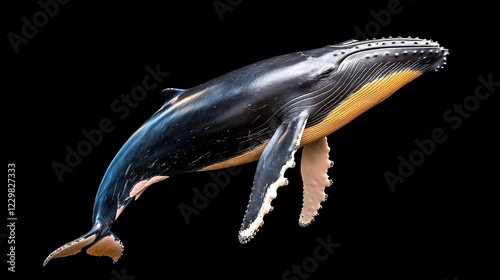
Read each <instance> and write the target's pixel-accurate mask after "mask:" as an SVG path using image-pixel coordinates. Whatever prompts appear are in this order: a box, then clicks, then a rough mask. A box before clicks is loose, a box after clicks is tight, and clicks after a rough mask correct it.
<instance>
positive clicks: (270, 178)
mask: <svg viewBox="0 0 500 280" xmlns="http://www.w3.org/2000/svg"><path fill="white" fill-rule="evenodd" d="M307 117H308V115H307V114H306V113H301V114H300V115H298V116H295V117H291V118H289V119H286V120H285V121H284V122H283V123H282V124H281V125H280V126H279V127H278V129H277V130H276V132H275V133H274V135H273V137H272V138H271V140H270V141H269V143H268V144H267V146H266V148H265V149H264V151H263V152H262V155H261V156H260V159H259V162H258V164H257V170H256V172H255V178H254V182H253V187H252V192H251V194H250V201H249V202H248V207H247V210H246V212H245V216H244V218H243V223H242V224H241V230H240V232H239V241H240V242H241V243H247V242H248V241H250V240H251V239H252V238H253V237H254V236H255V234H256V233H257V231H258V229H259V227H260V226H261V225H262V224H263V223H264V220H263V218H264V215H265V214H267V213H268V212H269V211H271V210H272V206H271V201H272V200H273V199H275V198H276V195H277V189H278V188H279V187H281V186H284V185H287V183H288V180H287V179H286V178H285V177H284V174H285V171H286V170H287V169H288V168H290V167H293V166H294V165H295V161H294V154H295V152H296V151H297V149H298V148H299V147H300V140H301V137H302V133H303V132H304V127H305V125H306V121H307Z"/></svg>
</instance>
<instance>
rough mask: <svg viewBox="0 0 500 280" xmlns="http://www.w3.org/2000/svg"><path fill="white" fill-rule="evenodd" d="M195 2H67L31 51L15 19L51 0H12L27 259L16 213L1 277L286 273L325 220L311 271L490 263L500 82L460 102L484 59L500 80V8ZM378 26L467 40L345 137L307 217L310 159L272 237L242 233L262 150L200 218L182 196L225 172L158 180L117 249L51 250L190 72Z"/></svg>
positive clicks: (192, 76)
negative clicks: (401, 174) (318, 202)
mask: <svg viewBox="0 0 500 280" xmlns="http://www.w3.org/2000/svg"><path fill="white" fill-rule="evenodd" d="M220 1H221V2H223V3H226V2H225V1H224V0H220ZM179 2H180V1H155V2H152V3H149V2H144V1H141V2H132V3H124V1H117V2H116V3H113V4H109V3H107V4H104V3H102V2H97V3H93V2H92V3H89V2H88V1H71V2H69V3H67V4H65V5H59V11H58V13H57V14H56V15H55V16H54V17H52V18H50V19H49V20H48V22H47V24H46V25H45V26H43V27H41V28H39V29H38V31H37V33H36V34H35V36H34V37H33V38H30V39H29V40H28V43H26V44H21V45H20V46H19V51H18V53H17V54H16V53H15V52H14V49H13V47H12V44H11V43H10V42H9V39H8V34H9V32H13V33H16V34H18V35H20V34H22V33H21V29H22V26H23V24H24V23H23V21H22V20H21V19H22V17H26V18H28V19H29V20H32V17H33V14H35V13H36V12H38V11H40V10H41V8H40V6H39V4H37V2H35V1H29V2H28V1H25V3H22V4H21V3H20V4H19V5H17V6H12V7H5V5H6V4H4V8H3V9H2V10H3V16H2V18H3V19H4V20H5V22H4V24H3V26H4V27H5V28H6V30H4V32H3V33H4V41H3V45H4V47H6V48H4V54H5V55H4V57H5V58H4V60H3V61H4V63H2V66H4V71H3V80H4V82H3V95H2V96H3V98H4V100H5V101H4V126H3V127H4V133H3V139H4V140H5V141H4V142H3V145H4V148H3V150H4V153H6V154H7V155H6V161H7V162H6V163H15V166H16V171H15V172H16V193H15V194H16V217H17V219H18V220H17V221H16V228H15V242H16V244H15V246H16V250H15V254H16V267H15V268H16V273H11V272H8V271H7V268H8V266H9V265H8V264H7V263H6V261H5V258H6V255H7V254H8V253H9V250H8V246H9V245H8V244H7V239H6V238H5V233H6V232H8V230H7V228H6V227H5V228H4V227H2V228H0V233H3V234H2V235H1V236H0V237H2V238H1V239H0V240H1V244H0V246H1V260H2V265H1V269H2V272H1V273H2V274H3V273H4V272H5V275H7V278H4V277H2V279H14V278H15V277H20V276H23V275H24V276H26V275H28V274H30V275H34V276H36V278H37V279H38V277H43V278H49V279H72V278H76V277H80V276H81V277H84V278H87V279H106V280H110V279H113V278H114V279H132V278H133V279H137V280H139V279H168V278H186V279H208V278H221V277H232V278H233V279H239V278H243V279H256V278H257V279H260V278H265V279H282V277H283V275H284V273H285V272H286V271H287V270H289V269H291V268H292V266H294V265H296V266H302V264H303V261H304V260H306V263H307V264H310V262H307V261H308V260H311V258H310V257H312V256H313V255H314V250H315V248H316V247H317V246H318V245H319V243H318V241H317V238H322V239H324V240H327V239H328V238H329V239H330V240H331V241H332V242H335V243H339V244H340V246H339V247H338V248H336V249H335V250H334V252H333V253H331V254H330V255H329V257H328V259H327V260H326V261H320V262H318V263H317V264H318V265H317V267H316V268H314V269H311V270H314V271H312V272H310V273H308V275H307V276H308V279H378V278H383V279H437V280H444V279H460V280H462V279H484V278H485V276H487V275H490V274H488V273H489V271H490V269H492V268H493V259H492V258H491V257H489V255H488V252H490V253H492V254H493V255H496V254H497V252H498V251H497V250H495V249H493V237H498V234H493V231H494V225H495V224H498V215H497V214H495V212H494V210H495V209H496V210H498V209H497V208H498V207H495V206H496V205H498V199H496V198H495V197H494V195H493V192H494V189H496V188H498V180H497V172H498V140H499V139H498V136H497V133H496V132H497V130H498V122H497V119H498V110H497V107H498V105H499V103H498V96H496V95H497V93H498V89H499V87H496V89H497V91H496V92H493V93H491V95H490V96H489V98H487V99H486V100H483V101H480V102H479V106H478V107H477V108H474V110H472V112H470V116H469V117H468V118H463V122H462V123H461V125H460V126H459V127H458V128H457V129H455V130H454V129H452V128H451V125H452V124H455V123H454V122H452V123H450V122H447V121H446V120H445V119H444V118H443V114H444V113H445V112H446V111H447V110H449V109H450V108H451V109H452V108H453V106H454V104H462V103H463V102H464V100H469V101H470V100H472V101H474V97H473V96H474V93H475V91H476V87H477V86H478V85H480V82H479V81H478V76H482V77H484V78H485V79H487V78H488V76H489V75H491V77H490V78H491V79H492V80H494V81H500V74H499V73H498V45H497V44H496V43H495V41H494V40H495V38H496V37H498V21H497V20H496V19H495V17H497V16H498V15H497V12H496V11H495V9H496V8H494V7H492V6H490V5H489V4H485V3H481V1H474V2H464V3H465V4H460V5H459V4H456V5H454V6H450V5H449V4H444V3H442V2H438V1H409V0H407V1H404V0H401V1H400V2H399V6H398V7H399V9H400V10H398V11H399V12H398V13H393V14H392V15H391V17H390V18H387V17H386V18H385V21H384V22H382V24H380V23H377V22H376V17H377V16H376V15H377V14H378V15H382V14H385V15H387V12H380V11H382V10H383V11H387V5H388V3H394V0H393V1H387V0H383V1H367V2H366V3H365V2H359V1H337V2H331V3H329V2H322V1H300V2H290V1H276V2H278V3H274V4H270V3H269V2H266V1H246V0H245V1H232V2H230V3H233V4H235V5H234V7H233V8H234V9H232V10H231V11H226V12H224V13H223V15H222V16H223V18H222V19H223V20H221V18H219V16H218V13H217V11H216V9H215V8H214V6H213V1H196V3H195V1H185V2H183V3H179ZM239 2H241V3H239ZM483 2H485V1H483ZM367 26H368V27H371V28H372V29H370V30H369V31H370V32H371V33H372V34H371V35H370V37H373V36H375V37H381V36H385V37H387V36H413V37H417V36H418V37H420V38H428V39H433V40H437V41H439V43H441V44H442V45H443V46H444V47H446V48H448V49H449V50H450V53H451V54H450V56H449V59H448V65H447V66H446V68H445V69H443V70H442V71H439V72H437V73H428V74H425V75H423V76H422V77H419V78H418V79H416V80H415V81H412V82H411V83H410V84H408V85H406V86H405V87H403V88H401V89H400V90H399V91H397V92H396V93H395V94H394V95H393V96H392V97H390V98H389V99H387V100H386V101H384V102H383V103H381V104H379V105H378V106H376V107H374V108H373V109H371V110H369V111H368V112H366V113H365V114H363V115H361V116H360V117H358V118H357V119H355V120H354V121H352V122H351V123H349V124H348V125H346V126H345V127H343V128H342V129H340V130H339V131H337V132H336V133H334V134H332V135H331V136H329V137H328V140H329V144H330V147H331V151H330V158H331V159H332V160H334V161H335V166H334V167H333V168H331V169H330V171H329V175H330V177H331V178H332V179H333V181H334V184H333V185H332V186H331V187H330V188H328V189H327V193H328V194H329V199H328V200H327V201H326V202H325V203H323V209H322V210H321V212H320V215H319V216H318V217H317V219H316V220H315V221H314V222H313V223H312V224H311V225H310V226H309V227H306V228H301V227H299V226H298V217H299V213H300V208H301V203H302V202H301V199H302V187H301V186H302V184H301V177H300V168H299V166H297V167H296V168H294V169H290V170H288V171H287V173H286V177H287V178H288V179H289V180H290V185H289V186H287V187H284V188H281V189H280V190H279V191H278V198H277V199H276V200H274V202H273V205H274V206H275V207H274V211H273V212H271V213H270V214H269V215H266V217H265V225H264V227H263V228H261V230H260V231H259V233H258V234H257V236H256V238H255V239H253V240H252V241H251V242H250V243H249V244H246V245H241V244H239V242H238V239H237V233H238V230H239V227H240V224H241V220H242V217H243V214H244V211H245V209H246V206H247V202H248V197H249V194H250V189H251V185H252V180H253V174H254V171H255V166H256V164H255V163H250V164H246V165H244V166H242V171H241V172H240V173H239V174H238V175H236V176H231V177H230V182H229V185H228V186H227V187H226V188H224V189H221V190H220V192H219V194H218V195H217V196H216V197H214V198H212V199H210V203H209V204H208V206H207V207H206V208H204V209H202V210H201V211H200V213H199V214H198V215H193V216H192V217H191V220H190V223H189V224H188V225H187V224H186V223H185V221H184V219H183V217H182V215H181V213H180V211H179V209H178V206H179V204H181V203H185V204H188V205H192V204H193V203H192V199H193V196H194V193H193V189H199V190H203V186H204V185H206V184H207V183H210V182H213V179H212V178H211V177H210V174H209V173H208V172H207V173H197V174H189V175H181V176H178V177H175V178H171V179H168V180H166V181H163V182H161V183H158V184H156V185H154V186H153V187H151V188H149V189H148V190H147V191H146V192H145V193H144V194H143V195H142V196H141V198H140V199H139V200H138V201H137V202H134V203H132V204H131V205H130V206H129V207H128V208H127V210H126V211H125V212H124V213H123V214H122V216H121V217H120V219H118V220H117V222H116V223H115V224H114V226H113V228H112V230H113V232H114V233H115V234H116V235H117V236H118V237H120V239H121V240H122V242H123V243H124V245H125V251H124V255H123V256H122V258H121V259H120V260H119V261H118V262H117V263H116V264H113V263H112V262H111V261H110V259H108V258H96V257H91V256H89V255H86V254H79V255H76V256H73V257H68V258H62V259H55V260H53V261H52V262H50V263H49V264H48V265H47V266H46V267H42V263H43V260H44V259H45V257H46V256H47V255H48V254H49V253H50V252H52V250H54V249H56V248H57V247H59V246H61V245H62V244H64V243H66V242H68V241H70V240H73V239H74V238H76V237H78V236H80V235H81V234H83V233H85V232H87V231H88V230H89V229H90V227H91V212H92V205H93V200H94V197H95V193H96V191H97V188H98V186H99V182H100V180H101V178H102V175H103V174H104V172H105V170H106V168H107V166H108V164H109V163H110V161H111V159H112V158H113V156H114V155H115V154H116V152H117V151H118V149H119V148H120V147H121V145H122V144H123V143H124V141H125V140H126V139H127V138H128V137H129V136H130V135H131V134H132V133H133V132H134V131H135V130H136V129H137V128H138V127H139V126H140V125H141V124H142V122H144V121H145V120H146V119H147V118H148V117H149V116H150V115H151V114H153V113H154V112H155V111H156V110H157V109H158V108H159V107H160V106H161V105H162V102H163V97H162V96H161V94H160V91H161V89H163V88H166V87H177V88H189V87H192V86H195V85H198V84H200V83H202V82H205V81H207V80H209V79H211V78H214V77H217V76H219V75H222V74H224V73H226V72H228V71H230V70H233V69H236V68H238V67H241V66H244V65H247V64H250V63H252V62H255V61H258V60H261V59H264V58H268V57H271V56H275V55H281V54H285V53H288V52H294V51H300V50H308V49H312V48H317V47H323V46H325V45H328V44H335V43H339V42H342V41H344V40H348V39H352V38H354V37H355V36H356V32H355V28H356V27H358V28H360V29H361V30H365V27H367ZM375 26H378V27H379V29H376V28H375ZM158 64H159V65H160V66H159V68H160V69H161V70H162V71H164V72H169V73H170V74H169V75H168V77H166V78H164V79H163V81H162V82H161V83H160V84H159V85H158V87H157V88H155V89H154V90H151V91H148V93H147V97H146V98H145V99H144V100H142V101H141V102H138V105H137V107H136V108H134V109H131V110H130V113H129V114H128V115H127V116H126V117H125V118H124V119H123V120H121V119H120V118H119V115H118V114H117V113H115V112H113V111H112V110H111V108H110V106H111V104H112V103H113V102H114V101H115V100H117V99H120V96H121V94H130V92H131V90H132V88H134V87H135V86H137V85H141V84H142V79H143V77H144V76H145V75H146V74H147V71H146V70H145V68H146V67H147V66H150V67H152V68H155V66H156V65H158ZM494 89H495V88H494ZM482 92H486V91H484V89H483V91H482ZM471 104H472V103H471ZM104 118H109V119H110V120H111V121H112V123H113V125H114V126H115V129H114V130H113V131H112V132H111V133H108V134H105V135H104V137H103V139H102V141H101V142H100V143H99V145H97V146H94V147H93V149H92V152H91V153H90V154H89V155H88V156H86V157H83V159H82V161H81V163H80V164H78V166H76V167H75V168H74V170H73V171H72V172H71V173H65V174H64V175H63V180H62V181H61V182H60V181H59V180H58V179H57V176H56V175H55V173H54V171H53V169H52V167H51V164H52V163H53V162H54V161H57V162H60V163H64V162H65V156H66V153H67V152H66V150H65V147H66V146H68V145H69V146H70V147H73V148H74V147H76V146H77V144H78V143H79V142H80V141H82V140H85V137H84V136H83V134H82V130H84V129H86V130H92V129H96V128H98V126H99V122H100V121H101V120H102V119H104ZM228 121H230V120H228ZM436 128H440V129H443V130H444V131H445V133H446V135H447V139H446V141H445V142H444V143H440V144H437V145H436V149H435V152H434V153H432V154H431V155H430V156H428V157H426V158H425V161H424V163H423V164H421V165H420V166H418V167H416V168H415V170H414V172H413V173H412V174H411V175H410V176H409V177H408V178H406V180H405V181H404V182H403V183H397V184H396V185H395V191H391V188H390V187H389V185H388V183H387V182H386V180H385V178H384V172H386V171H390V172H394V173H397V168H398V164H399V162H400V161H399V159H398V156H399V155H401V156H403V157H404V158H408V155H409V154H410V153H411V152H412V151H414V150H415V149H416V145H415V144H414V141H415V139H420V140H422V139H425V138H429V137H430V136H431V132H432V131H433V130H434V129H436ZM296 157H297V159H300V151H299V152H298V153H297V155H296ZM297 161H298V160H297ZM4 193H5V197H4V199H2V200H3V201H4V202H2V203H1V205H3V207H4V208H5V210H2V211H3V212H6V208H7V191H4ZM497 213H498V211H497ZM3 223H5V224H7V223H8V222H7V221H6V220H4V221H3ZM497 267H498V266H497ZM497 274H498V271H496V274H492V275H497ZM118 275H122V276H124V275H126V276H127V277H128V278H127V277H121V278H120V277H118ZM292 276H293V275H292V274H290V275H289V279H294V278H292ZM490 276H491V275H490ZM294 277H297V278H295V279H300V277H299V276H297V275H295V276H294ZM303 278H305V277H303Z"/></svg>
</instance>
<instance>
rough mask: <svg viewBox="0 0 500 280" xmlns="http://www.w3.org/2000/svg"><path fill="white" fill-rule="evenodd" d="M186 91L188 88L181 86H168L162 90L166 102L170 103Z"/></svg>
mask: <svg viewBox="0 0 500 280" xmlns="http://www.w3.org/2000/svg"><path fill="white" fill-rule="evenodd" d="M185 91H186V89H181V88H166V89H164V90H162V91H161V94H163V96H164V97H165V103H169V102H170V101H172V100H173V99H174V98H176V97H177V96H179V95H181V94H183V93H184V92H185Z"/></svg>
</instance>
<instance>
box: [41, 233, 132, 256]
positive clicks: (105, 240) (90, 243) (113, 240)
mask: <svg viewBox="0 0 500 280" xmlns="http://www.w3.org/2000/svg"><path fill="white" fill-rule="evenodd" d="M82 251H85V252H86V253H87V254H89V255H93V256H108V257H110V258H112V259H113V262H117V261H118V259H119V258H120V257H121V255H122V253H123V245H122V242H121V241H120V239H118V237H116V235H114V234H113V233H112V232H111V231H109V230H106V229H103V227H102V226H101V225H99V224H97V225H96V226H94V227H93V228H92V229H91V230H90V231H89V232H87V233H86V234H84V235H82V236H81V237H79V238H77V239H75V240H73V241H71V242H68V243H66V244H65V245H63V246H61V247H59V248H57V249H56V250H55V251H54V252H52V253H51V254H50V255H49V256H48V257H47V258H46V259H45V261H44V262H43V266H45V265H47V263H48V262H49V261H50V260H52V259H55V258H61V257H67V256H71V255H75V254H78V253H80V252H82Z"/></svg>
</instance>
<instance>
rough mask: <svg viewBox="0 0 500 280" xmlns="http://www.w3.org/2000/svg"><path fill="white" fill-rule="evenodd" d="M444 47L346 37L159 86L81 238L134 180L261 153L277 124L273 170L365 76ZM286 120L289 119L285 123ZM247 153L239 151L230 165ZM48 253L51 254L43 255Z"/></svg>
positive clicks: (432, 59)
mask: <svg viewBox="0 0 500 280" xmlns="http://www.w3.org/2000/svg"><path fill="white" fill-rule="evenodd" d="M446 54H447V51H446V50H445V49H443V48H442V47H440V46H439V45H438V44H437V43H435V42H432V41H428V40H421V39H412V38H389V39H378V40H369V41H362V42H358V41H354V40H353V41H348V42H344V43H341V44H337V45H332V46H326V47H323V48H318V49H314V50H309V51H303V52H296V53H291V54H286V55H282V56H277V57H273V58H270V59H266V60H263V61H260V62H257V63H254V64H251V65H248V66H246V67H243V68H240V69H237V70H235V71H232V72H229V73H227V74H225V75H223V76H220V77H217V78H215V79H213V80H210V81H208V82H206V83H204V84H201V85H198V86H195V87H193V88H190V89H187V90H180V89H166V90H164V95H165V96H166V101H165V104H164V105H163V106H162V107H161V108H160V109H159V110H158V111H157V112H156V113H155V114H154V115H153V116H152V117H151V118H150V119H149V120H147V121H146V122H145V123H144V124H143V125H142V126H141V127H140V128H139V129H138V130H137V131H136V132H135V133H134V134H133V135H132V136H131V137H130V138H129V139H128V140H127V142H126V143H125V144H124V145H123V147H122V148H121V149H120V151H119V152H118V154H117V155H116V157H115V158H114V159H113V161H112V162H111V164H110V166H109V167H108V170H107V171H106V173H105V175H104V177H103V179H102V182H101V185H100V187H99V190H98V192H97V195H96V200H95V204H94V213H93V222H94V228H93V229H92V230H91V231H90V232H89V233H88V234H87V235H84V236H87V237H88V236H90V235H92V234H95V237H96V238H95V241H93V243H89V244H87V245H86V247H90V246H92V244H94V243H95V242H97V241H98V240H99V239H100V238H102V237H103V236H107V235H109V234H111V232H110V231H109V228H110V227H111V225H112V224H113V222H114V220H115V219H116V218H117V211H118V209H119V208H120V207H122V208H124V207H125V206H126V205H127V204H128V203H129V202H130V201H132V200H133V198H134V197H131V196H130V193H131V190H132V189H133V188H134V186H135V185H136V184H137V183H138V182H141V181H144V180H148V179H151V178H153V177H155V176H168V177H171V176H174V175H176V174H181V173H188V172H196V171H201V170H209V169H214V168H219V167H221V166H218V165H217V164H219V163H221V162H225V161H227V160H230V159H234V158H238V156H241V155H243V154H247V153H252V151H256V150H257V149H260V150H258V152H256V154H257V155H256V156H257V157H258V156H259V155H260V153H261V152H262V149H263V148H264V147H265V145H266V144H267V143H269V142H270V141H271V138H272V137H273V135H275V134H277V131H278V130H280V131H281V132H279V133H287V130H288V129H291V127H293V132H290V133H289V135H283V137H288V138H289V142H286V143H289V144H288V146H286V147H279V148H275V149H273V151H272V152H271V151H269V152H268V153H275V156H277V159H276V161H277V165H276V168H275V169H274V170H275V171H277V170H279V168H281V166H283V165H284V164H285V161H286V160H285V159H281V158H282V157H280V153H283V155H284V157H283V158H286V157H285V155H288V154H290V153H292V152H294V151H295V150H294V151H292V150H293V149H291V148H290V147H292V146H291V145H298V143H299V142H300V135H299V134H301V133H302V131H304V130H303V129H305V130H307V129H308V128H310V127H313V126H314V125H317V124H320V123H321V122H322V121H324V120H325V119H326V118H327V116H328V115H329V114H330V113H331V112H332V111H334V110H335V109H336V108H337V107H338V106H339V105H340V104H342V103H343V102H344V101H345V100H347V99H348V98H349V97H350V96H351V95H352V94H353V93H355V92H357V91H359V90H360V88H362V87H363V86H364V85H366V84H368V83H370V82H372V81H374V80H377V79H381V78H384V77H386V76H389V75H390V74H393V73H395V72H398V71H416V72H418V73H425V72H427V71H431V70H437V69H439V68H441V67H442V66H443V65H444V64H445V62H444V61H445V60H446V58H445V57H446ZM359 113H362V112H359ZM287 123H290V124H291V125H289V126H283V124H287ZM302 125H303V126H304V127H302ZM281 126H283V128H280V129H278V128H279V127H281ZM328 134H329V131H325V133H324V135H318V139H319V137H324V136H326V135H328ZM276 137H277V136H276ZM301 144H304V143H301ZM269 150H271V149H269ZM254 159H255V156H254V157H249V158H244V159H243V158H242V159H241V160H237V161H236V164H242V163H245V162H248V161H251V160H254ZM232 164H235V163H234V162H233V163H230V164H229V163H228V164H225V165H223V166H222V167H227V166H229V165H232ZM258 168H259V167H258ZM271 170H273V169H272V168H271ZM275 171H274V172H275ZM269 172H271V171H269ZM258 173H259V170H258ZM259 174H261V175H258V176H257V175H256V183H255V184H256V185H258V186H254V188H255V189H256V190H257V191H259V192H257V193H255V192H254V191H253V192H252V195H253V196H252V197H253V198H254V200H256V201H257V202H255V203H256V204H255V205H252V204H249V211H248V213H247V215H245V219H244V225H243V226H245V224H246V225H249V224H251V223H252V221H254V220H255V217H256V215H257V213H256V212H258V209H257V208H258V207H257V206H259V205H260V204H261V201H262V200H263V199H264V198H263V197H264V195H263V193H265V188H266V186H260V185H259V183H258V182H259V180H260V181H262V182H261V183H260V184H261V185H266V184H270V183H272V182H274V181H275V180H276V178H275V177H273V176H274V175H273V174H268V173H266V172H260V173H259ZM251 199H252V198H251ZM114 238H115V239H116V240H117V241H118V239H117V238H116V237H114ZM63 247H64V246H63ZM86 247H85V248H86ZM56 251H57V250H56ZM55 253H56V252H55ZM52 257H58V255H57V253H56V254H53V255H51V256H49V258H48V260H50V259H51V258H52ZM48 260H47V261H48Z"/></svg>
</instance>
